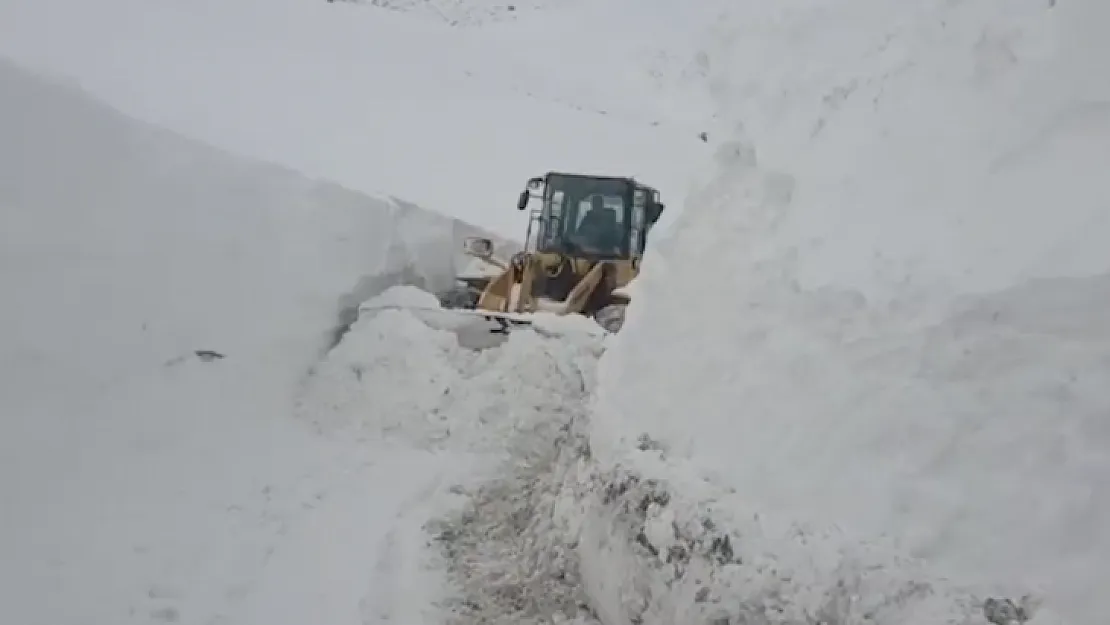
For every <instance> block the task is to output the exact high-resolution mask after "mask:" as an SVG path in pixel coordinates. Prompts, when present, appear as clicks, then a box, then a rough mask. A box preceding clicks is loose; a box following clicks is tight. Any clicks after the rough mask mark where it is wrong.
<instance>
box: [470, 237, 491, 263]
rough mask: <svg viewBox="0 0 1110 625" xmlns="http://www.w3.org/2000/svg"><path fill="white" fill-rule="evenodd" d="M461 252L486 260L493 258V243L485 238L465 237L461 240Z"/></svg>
mask: <svg viewBox="0 0 1110 625" xmlns="http://www.w3.org/2000/svg"><path fill="white" fill-rule="evenodd" d="M463 251H464V252H466V253H467V254H469V255H470V256H476V257H478V258H481V259H482V260H486V259H488V258H490V257H491V256H493V241H490V240H489V239H487V238H485V237H466V238H465V239H463Z"/></svg>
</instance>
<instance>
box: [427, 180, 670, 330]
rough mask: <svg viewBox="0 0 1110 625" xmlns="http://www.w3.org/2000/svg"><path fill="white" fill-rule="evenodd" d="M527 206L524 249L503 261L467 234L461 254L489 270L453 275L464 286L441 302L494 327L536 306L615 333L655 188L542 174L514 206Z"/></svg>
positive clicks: (656, 212)
mask: <svg viewBox="0 0 1110 625" xmlns="http://www.w3.org/2000/svg"><path fill="white" fill-rule="evenodd" d="M529 207H531V212H530V215H529V220H528V230H527V233H526V236H525V245H524V250H523V251H521V252H518V253H516V254H513V255H512V256H511V257H509V258H508V259H502V258H498V257H496V256H495V254H494V249H493V243H492V242H491V241H490V240H489V239H487V238H481V237H471V238H468V239H467V240H466V241H465V242H464V251H465V253H466V254H468V255H470V256H473V257H475V258H478V259H481V261H482V262H483V263H485V265H486V267H487V269H488V270H487V271H485V272H479V273H478V274H476V275H465V276H462V275H460V276H459V277H458V280H459V282H460V283H461V284H462V285H465V286H463V287H462V289H463V290H462V291H458V290H457V291H455V292H454V293H452V294H451V295H450V296H448V297H441V298H440V302H441V304H442V305H443V306H444V307H445V308H463V309H469V311H470V312H472V313H473V314H476V315H479V316H482V317H485V318H486V319H488V320H490V321H493V322H495V323H496V325H495V327H493V328H492V331H494V332H497V331H502V332H508V330H509V329H510V327H511V326H513V325H516V324H528V323H530V320H529V318H530V316H531V315H532V314H533V313H537V312H547V313H554V314H557V315H569V314H578V315H584V316H587V317H591V318H593V319H594V320H596V321H597V323H598V324H599V325H600V326H601V327H603V328H604V329H605V330H607V331H609V332H617V331H619V330H620V327H621V325H623V323H624V311H625V307H626V306H627V305H628V303H629V301H630V297H629V295H628V294H627V293H625V292H623V291H622V288H623V287H625V286H626V285H627V284H628V283H629V282H631V281H632V279H633V278H635V277H636V275H637V274H638V273H639V271H640V263H641V261H642V259H643V254H644V249H645V246H646V245H647V237H648V233H649V232H650V230H651V228H652V227H653V226H654V225H655V224H656V222H657V221H659V217H660V216H661V215H662V213H663V209H664V205H663V203H662V202H661V201H660V195H659V191H657V190H655V189H653V188H652V187H649V186H646V185H643V184H640V183H639V182H637V181H636V180H634V179H633V178H625V177H608V176H593V175H585V174H572V173H561V172H549V173H547V174H546V175H544V176H540V177H536V178H532V179H530V180H529V181H528V183H527V186H526V188H525V189H524V191H522V192H521V194H520V198H519V200H518V202H517V208H518V209H519V210H521V211H523V210H525V209H528V208H529Z"/></svg>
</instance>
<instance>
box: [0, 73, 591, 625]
mask: <svg viewBox="0 0 1110 625" xmlns="http://www.w3.org/2000/svg"><path fill="white" fill-rule="evenodd" d="M0 92H2V93H3V99H2V101H0V148H2V149H0V237H2V245H0V259H2V260H0V287H2V289H3V293H4V306H3V307H2V309H0V327H2V328H3V334H2V335H0V344H2V346H3V348H2V349H0V371H2V378H0V415H2V421H0V498H2V500H3V502H4V504H3V513H2V515H0V527H2V531H0V554H2V557H0V621H3V622H4V623H13V624H14V623H20V624H26V625H40V624H41V625H60V624H63V623H103V624H108V623H152V622H172V623H198V624H200V623H204V624H209V623H259V624H262V623H266V624H271V625H272V624H274V623H291V624H292V623H301V624H303V623H315V622H319V623H363V622H373V621H372V617H371V616H367V615H369V614H371V613H373V612H374V611H387V610H394V611H397V613H396V618H395V619H394V620H393V621H392V622H408V623H416V622H420V621H419V613H418V612H414V613H409V614H402V613H401V612H400V611H401V610H419V609H421V608H423V607H424V606H431V603H430V599H426V598H423V596H422V595H420V594H419V593H430V594H429V596H430V597H432V598H434V596H435V590H434V586H429V582H428V581H426V580H425V579H424V578H423V577H419V575H418V573H419V570H420V569H419V566H418V563H417V562H416V560H415V559H414V558H415V556H414V554H415V553H416V552H414V551H413V550H414V549H417V548H419V547H420V546H421V545H422V544H423V539H422V538H421V537H420V536H419V534H418V528H419V524H420V521H421V520H422V518H423V517H422V516H421V515H422V514H423V513H424V512H423V511H424V506H426V505H428V504H429V502H431V501H433V499H434V495H436V494H437V493H439V492H440V491H441V490H442V489H444V488H447V487H449V486H451V485H452V484H453V482H452V481H451V480H453V479H461V476H460V470H459V466H458V463H455V462H450V458H449V457H448V456H444V455H437V454H435V453H432V452H431V451H420V450H417V451H412V449H413V448H412V447H411V446H410V448H409V450H406V449H403V448H397V449H391V448H388V447H386V446H385V445H384V444H383V445H377V446H373V447H368V446H367V445H365V444H362V443H360V442H358V441H355V440H345V439H328V438H326V437H321V436H320V435H318V434H316V433H315V430H314V429H313V427H312V422H311V421H309V420H308V419H301V418H300V417H299V415H300V414H301V413H298V412H297V407H298V406H300V407H301V408H302V409H303V410H305V411H308V412H309V413H316V412H318V411H320V410H323V409H324V408H325V406H324V404H316V405H315V407H313V406H312V405H310V404H309V402H308V400H306V399H304V398H305V397H310V394H309V392H308V390H307V389H308V388H309V387H308V386H307V385H309V384H310V383H311V380H312V379H313V376H312V375H311V370H312V369H311V368H312V366H313V364H314V363H315V362H316V361H318V360H319V359H320V358H321V357H323V355H324V354H325V353H326V352H327V350H328V348H329V346H330V345H331V344H332V343H333V342H334V341H335V338H336V334H337V332H336V328H337V327H338V326H340V325H341V324H342V322H343V319H342V318H341V317H343V315H344V313H349V312H351V311H350V308H351V307H352V306H355V305H357V304H358V303H359V302H360V301H361V300H363V299H365V298H366V297H369V296H371V295H373V294H374V292H375V291H380V290H382V289H384V288H385V287H387V286H388V285H389V284H390V283H392V282H398V281H407V282H413V283H417V284H426V285H429V288H434V287H431V286H430V285H431V284H432V283H434V282H436V281H437V280H442V279H444V278H447V279H448V280H449V278H450V276H452V275H453V271H454V261H455V260H456V259H454V258H452V257H451V254H450V253H449V250H451V249H458V241H459V239H461V237H462V236H464V235H467V234H476V233H479V232H480V231H479V230H477V229H475V228H473V227H470V226H467V225H466V224H462V223H460V222H457V221H454V220H451V219H448V218H446V217H441V216H437V215H434V214H431V213H427V212H424V211H422V210H421V209H418V208H413V207H405V206H402V205H400V204H397V203H395V202H390V201H387V200H381V199H375V198H372V197H367V196H363V195H360V194H357V193H354V192H352V191H349V190H346V189H343V188H341V187H339V186H336V185H333V184H330V183H321V182H316V181H312V180H309V179H306V178H302V177H300V176H298V175H296V174H294V173H293V172H290V171H287V170H284V169H282V168H279V167H276V166H272V165H266V164H258V163H253V162H250V161H245V160H241V159H239V158H237V157H232V156H230V155H227V154H225V153H222V152H220V151H218V150H215V149H213V148H209V147H205V146H201V145H199V144H195V143H192V142H190V141H188V140H186V139H184V138H181V137H178V136H175V135H173V134H172V133H170V132H168V131H164V130H161V129H157V128H153V127H148V126H144V125H142V124H139V123H138V122H136V121H134V120H132V119H129V118H127V117H125V116H123V115H121V114H119V113H117V112H115V111H112V110H111V109H108V108H107V107H105V106H103V105H101V104H99V103H97V102H95V101H93V100H92V99H90V98H89V97H88V96H86V95H84V94H81V93H79V92H77V91H74V90H72V89H71V88H69V87H63V86H59V85H56V84H52V83H50V82H48V81H45V80H42V79H40V78H36V77H33V76H32V75H30V74H27V73H24V72H23V71H22V70H20V69H17V68H16V67H15V66H13V65H11V64H9V63H7V62H6V61H4V62H3V63H0ZM445 252H446V255H445ZM368 331H370V332H372V331H373V330H372V329H371V330H368ZM428 334H430V333H428V332H425V333H424V335H416V336H415V338H413V337H409V338H408V339H406V338H405V337H403V336H402V337H400V338H398V339H397V340H396V341H397V342H396V344H394V345H380V346H377V347H381V348H382V349H386V350H394V351H393V352H392V353H396V354H398V356H397V357H398V358H404V350H403V348H404V344H405V342H406V340H408V341H414V340H416V341H418V340H419V339H420V338H422V336H426V335H428ZM371 347H374V346H373V345H371ZM568 349H570V348H568ZM198 350H201V353H200V354H198V353H197V351H198ZM204 350H211V351H214V352H218V353H219V354H221V355H222V356H223V357H222V358H219V357H215V356H208V357H207V358H202V357H201V356H202V355H204ZM362 357H363V358H366V359H369V360H370V361H372V362H373V361H374V359H375V358H378V357H381V354H378V353H375V352H373V351H371V352H369V353H364V354H362ZM344 373H345V374H348V375H350V374H351V372H350V371H345V372H344ZM503 381H504V382H505V383H510V382H513V378H512V377H510V376H505V377H504V378H503ZM534 383H535V382H534V381H530V380H529V381H520V380H516V381H515V384H517V385H526V384H534ZM381 388H384V387H381ZM383 392H388V389H384V391H383ZM389 397H390V396H389V395H384V396H383V397H380V398H368V399H366V400H365V401H364V402H363V403H362V405H361V408H362V411H361V412H362V414H363V416H364V418H366V419H382V420H384V419H386V418H400V416H399V415H397V416H395V415H392V414H384V415H383V414H378V413H376V412H375V410H376V409H381V410H386V409H388V408H389V407H390V406H391V405H392V404H391V401H392V402H393V403H396V400H390V399H389ZM321 401H323V400H321ZM330 401H338V399H336V400H330ZM448 416H450V417H451V418H458V419H461V420H462V421H463V422H464V423H472V422H474V421H475V420H476V419H477V417H476V416H475V415H471V414H462V413H461V412H460V413H457V414H456V413H452V414H450V415H448ZM411 429H412V430H413V431H414V432H419V431H420V429H419V426H418V425H412V426H411ZM431 435H432V434H431V433H429V434H428V436H431ZM413 515H415V517H414V516H413ZM413 518H416V519H417V520H415V521H413V520H412V519H413ZM410 571H411V572H410ZM432 581H433V582H434V579H433V580H432ZM387 582H388V583H389V584H391V585H392V586H390V589H389V590H388V592H387V589H386V587H385V584H386V583H387ZM413 593H417V594H416V595H413ZM410 595H412V596H416V597H417V598H416V599H413V600H409V597H410ZM406 602H407V603H406ZM366 619H371V620H369V621H368V620H366ZM429 622H438V621H434V620H433V621H429Z"/></svg>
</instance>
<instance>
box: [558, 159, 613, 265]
mask: <svg viewBox="0 0 1110 625" xmlns="http://www.w3.org/2000/svg"><path fill="white" fill-rule="evenodd" d="M628 192H629V186H628V183H627V182H626V181H623V180H597V179H591V178H574V177H568V176H559V175H552V176H551V177H550V178H549V179H548V185H547V193H546V196H547V197H545V198H544V199H545V200H546V201H545V202H544V204H545V207H544V212H545V213H546V214H545V215H544V216H545V217H546V219H545V221H546V222H547V223H548V224H549V228H548V229H547V230H548V235H549V236H548V237H546V238H547V240H546V241H545V244H546V247H548V248H553V247H561V248H563V249H565V250H566V251H568V252H571V253H574V252H584V253H587V254H596V255H598V256H621V255H623V254H624V253H625V252H626V248H627V246H628V241H627V237H626V233H627V231H628V228H627V225H626V223H625V221H626V219H627V216H628V206H627V203H626V202H627V198H628Z"/></svg>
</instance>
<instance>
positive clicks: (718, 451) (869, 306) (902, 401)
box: [591, 0, 1110, 624]
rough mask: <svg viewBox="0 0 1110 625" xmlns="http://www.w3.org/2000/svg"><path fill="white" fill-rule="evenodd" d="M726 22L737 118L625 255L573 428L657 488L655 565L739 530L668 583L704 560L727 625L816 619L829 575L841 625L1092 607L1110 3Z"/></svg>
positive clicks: (854, 9) (1109, 257)
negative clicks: (683, 200) (595, 395)
mask: <svg viewBox="0 0 1110 625" xmlns="http://www.w3.org/2000/svg"><path fill="white" fill-rule="evenodd" d="M731 15H732V17H731V18H728V17H727V16H726V17H723V18H722V19H721V21H720V23H719V25H718V32H717V37H716V39H715V40H713V41H711V45H710V47H709V48H707V50H708V52H707V54H708V55H709V57H710V59H711V61H712V62H713V65H714V67H717V68H719V70H718V71H717V72H716V76H715V78H714V80H715V81H716V82H715V83H714V85H715V93H716V94H717V95H718V98H719V103H720V106H721V110H720V113H721V117H722V118H724V119H727V120H730V121H731V122H734V124H733V125H732V126H730V132H732V134H733V136H732V137H731V138H730V140H729V141H727V142H723V143H721V144H720V145H719V146H718V153H719V168H718V173H717V176H716V177H715V179H714V180H712V181H711V182H710V183H708V184H707V185H706V186H705V187H704V188H703V189H702V190H701V192H700V193H699V194H697V195H696V196H694V197H692V198H690V200H689V203H688V206H687V208H686V212H685V213H684V214H683V216H682V218H681V221H680V222H679V223H678V224H677V225H676V227H675V230H674V236H673V239H672V241H670V245H669V248H668V252H667V253H666V254H662V253H658V254H656V255H653V256H650V257H649V258H648V259H647V260H646V261H645V269H644V273H643V275H642V276H641V278H640V279H639V280H638V281H637V289H638V293H637V295H638V298H637V300H636V303H635V304H634V305H633V306H632V309H631V310H630V312H629V315H628V317H627V321H626V324H625V326H624V329H623V331H622V333H621V334H620V335H618V336H617V337H616V340H615V342H614V345H613V346H612V348H611V351H610V352H608V353H607V354H606V356H605V357H604V358H603V361H602V364H601V366H600V375H601V376H602V377H601V380H600V383H599V384H600V389H599V400H598V402H597V406H596V414H595V417H594V423H593V424H592V426H593V429H592V432H591V442H592V445H593V452H594V454H595V456H597V457H598V458H599V459H600V461H601V465H602V467H613V470H615V471H626V472H628V473H630V474H631V475H632V477H634V478H635V479H636V480H638V481H637V482H634V485H635V484H643V483H646V481H647V480H657V483H658V484H659V488H660V489H662V490H663V492H665V493H666V499H667V503H660V502H658V501H654V500H651V499H650V498H648V499H644V500H643V501H644V503H643V507H642V509H641V512H640V514H642V515H644V516H645V517H646V518H645V520H644V522H643V532H644V542H645V543H646V545H645V546H644V549H645V550H647V551H649V552H658V554H659V555H658V558H659V559H660V560H661V563H660V566H661V567H662V566H664V564H663V563H662V561H665V560H666V559H668V558H670V559H671V560H672V562H671V563H668V564H667V565H666V566H677V565H676V564H674V562H676V561H677V562H679V563H684V562H685V560H684V559H683V558H682V557H678V558H675V557H671V556H669V555H668V549H669V547H668V545H672V546H677V547H679V548H681V550H682V551H681V552H682V553H686V552H689V551H690V546H689V544H690V543H688V542H686V541H689V540H695V543H694V544H695V545H697V544H698V543H697V542H696V540H697V537H698V536H700V535H702V534H703V530H701V529H698V528H696V527H694V528H693V529H690V526H689V525H688V524H687V521H688V520H692V519H698V518H704V519H707V520H708V521H710V522H711V526H712V527H718V528H721V531H727V532H734V533H733V536H734V539H733V540H731V541H730V549H729V551H731V553H733V554H734V555H735V556H736V557H737V558H738V559H739V560H740V561H741V562H737V563H734V564H732V565H730V564H727V563H726V559H724V558H722V559H719V560H718V561H717V562H716V563H715V564H714V563H712V561H711V559H709V557H708V556H706V557H705V558H704V559H703V560H701V561H700V564H699V566H701V567H703V568H700V569H693V568H690V569H687V570H686V572H685V573H684V575H682V576H679V574H678V573H676V574H675V575H676V576H679V577H676V579H679V580H680V581H679V582H676V583H674V584H671V585H670V586H669V587H668V588H666V589H662V590H661V592H662V593H663V595H662V596H661V598H659V599H658V600H659V601H664V602H672V603H673V604H674V605H676V606H678V608H676V609H680V610H681V609H689V606H691V605H694V604H696V603H697V598H698V595H699V593H700V592H701V591H700V590H697V589H696V586H697V583H696V581H691V579H693V580H697V579H699V578H700V579H702V580H703V581H704V580H705V579H708V578H711V577H712V578H716V579H718V580H731V581H725V582H723V583H720V584H719V585H718V586H717V587H716V588H715V589H714V590H711V591H706V592H708V594H707V595H705V597H710V598H715V597H719V603H718V604H717V608H719V609H720V610H721V611H722V612H721V614H722V618H724V617H725V616H727V618H728V619H729V622H751V621H750V620H745V618H748V617H747V616H745V615H746V614H747V611H749V610H752V609H756V610H757V611H758V610H762V609H764V608H762V607H756V608H753V607H752V606H766V605H767V604H768V603H769V602H770V603H775V602H782V601H786V602H787V603H789V604H790V607H785V606H784V607H783V610H785V612H778V613H777V614H780V615H779V616H774V617H773V616H770V615H766V614H765V615H764V616H762V617H761V618H764V619H766V620H757V621H756V622H791V623H793V622H810V621H806V620H805V619H804V618H803V617H802V616H801V615H799V614H798V613H797V612H793V613H791V612H790V610H795V611H796V610H798V609H800V608H799V606H804V607H805V609H806V610H808V611H809V613H810V614H811V615H812V616H811V617H809V618H813V619H815V620H814V621H812V622H822V619H821V618H819V615H820V614H822V613H823V612H822V610H825V609H826V608H822V607H821V605H822V603H821V601H822V600H821V598H820V597H818V596H816V595H814V594H813V593H815V592H818V591H819V590H820V589H824V591H825V592H827V593H831V594H828V595H827V597H832V598H833V599H835V601H833V604H835V605H831V607H828V608H827V609H828V610H830V612H828V614H833V615H838V616H837V618H831V617H830V618H825V619H824V622H832V623H840V622H865V618H864V617H865V616H866V615H867V614H882V615H885V616H884V618H886V619H889V620H884V619H883V618H879V619H878V622H890V623H901V624H906V623H936V622H948V621H944V620H943V619H938V620H934V619H932V617H933V616H936V615H937V614H938V613H934V611H933V610H934V608H936V606H937V605H938V602H939V604H940V605H942V606H943V605H944V604H945V602H944V601H942V600H941V599H942V598H943V597H945V596H951V597H953V602H950V603H948V604H947V607H944V609H945V610H951V609H955V608H953V606H955V605H956V604H957V603H962V602H963V600H962V599H961V600H960V601H956V600H955V597H961V596H963V597H967V598H968V599H969V601H968V602H967V606H968V607H967V609H968V610H969V612H968V614H969V615H970V616H968V617H967V618H968V619H970V620H969V621H967V622H983V619H984V618H987V617H986V616H985V615H984V613H983V611H984V610H986V611H987V612H990V611H991V609H997V607H998V605H999V604H997V603H991V604H990V606H989V607H990V609H987V608H984V607H982V604H983V602H982V601H978V602H972V601H970V598H971V597H973V596H978V597H979V598H980V599H982V598H983V597H986V596H989V595H988V594H987V593H991V592H1002V593H1003V594H1004V595H1005V596H1010V597H1014V598H1015V602H1016V601H1018V599H1017V597H1018V596H1019V594H1020V593H1025V592H1030V593H1032V596H1033V597H1034V598H1040V599H1043V601H1044V604H1043V606H1042V608H1041V609H1040V610H1039V611H1036V610H1034V611H1033V612H1034V618H1033V620H1032V621H1031V622H1034V623H1040V622H1052V621H1050V620H1049V619H1050V614H1051V613H1054V614H1056V615H1058V616H1059V617H1060V618H1061V619H1062V620H1063V622H1069V623H1076V624H1087V623H1096V622H1101V621H1103V620H1105V606H1104V605H1103V604H1104V600H1103V595H1104V593H1103V589H1104V588H1106V587H1107V586H1108V585H1110V566H1108V565H1107V564H1106V563H1107V562H1110V531H1108V530H1107V528H1110V503H1108V502H1110V498H1108V496H1110V491H1107V481H1106V476H1107V475H1110V428H1108V427H1107V426H1106V421H1107V416H1108V415H1110V387H1107V385H1106V384H1105V381H1106V380H1107V379H1110V362H1108V361H1107V358H1106V354H1107V353H1110V318H1108V317H1107V316H1106V315H1105V311H1106V310H1107V307H1108V306H1110V290H1108V286H1107V285H1108V280H1110V277H1108V276H1110V247H1107V245H1106V241H1107V240H1110V218H1108V214H1110V213H1107V211H1106V207H1105V198H1106V197H1108V196H1110V186H1107V185H1108V184H1110V182H1108V178H1107V177H1106V176H1105V174H1104V171H1103V170H1104V168H1105V163H1107V162H1110V161H1108V159H1110V152H1108V151H1107V150H1108V149H1110V147H1108V146H1110V108H1108V104H1107V103H1108V102H1110V78H1107V76H1106V73H1105V72H1104V71H1101V70H1098V69H1096V68H1095V65H1096V63H1097V62H1096V59H1105V58H1107V56H1108V54H1110V49H1108V48H1107V44H1106V43H1105V38H1104V37H1103V36H1102V34H1101V29H1100V27H1098V26H1096V25H1097V24H1105V23H1107V20H1110V6H1108V5H1107V4H1106V3H1105V2H1101V1H1100V0H1087V1H1083V0H1075V1H1072V2H1058V3H1052V2H1034V1H1018V2H1014V1H1001V0H999V1H994V0H991V1H985V2H947V1H945V2H939V1H938V2H925V3H912V4H909V3H889V2H887V3H884V2H870V1H866V0H863V1H856V2H841V3H825V2H812V1H808V0H792V1H790V2H786V3H756V2H743V3H740V6H737V7H736V8H735V10H734V11H733V12H732V13H731ZM748 70H750V71H748ZM741 122H742V124H741ZM714 268H720V269H723V271H717V270H714ZM637 496H639V495H637ZM695 511H697V512H695ZM702 514H704V516H703V517H702V516H701V515H702ZM653 518H654V519H658V521H653V520H652V519H653ZM672 519H673V520H674V524H672V523H671V522H670V520H672ZM794 525H797V527H798V528H799V529H798V531H797V533H796V534H794V535H792V534H791V532H790V528H791V527H792V526H794ZM668 526H670V527H671V529H667V528H668ZM706 531H708V530H706ZM710 542H712V541H710ZM647 545H650V547H648V546H647ZM896 554H901V555H900V556H899V555H896ZM906 558H913V559H914V560H913V561H908V560H906ZM865 563H867V564H866V565H865ZM870 564H877V565H878V566H879V567H880V569H879V573H877V574H874V575H873V574H870V573H867V572H866V571H869V570H871V568H870ZM765 565H766V566H765ZM683 566H685V565H684V564H683ZM706 567H707V568H706ZM749 567H753V568H749ZM756 571H761V572H756ZM745 576H748V581H741V580H743V579H745ZM946 578H950V580H951V581H945V579H946ZM776 580H777V581H776ZM964 584H966V585H967V586H968V587H971V588H974V589H976V593H980V592H981V593H983V594H977V595H964V594H961V593H963V591H958V592H957V591H955V590H953V589H954V588H958V587H963V585H964ZM630 587H634V586H629V585H623V586H620V587H619V590H620V591H621V592H626V593H627V592H629V590H628V589H629V588H630ZM837 588H839V589H851V592H847V593H846V594H841V592H842V590H833V589H837ZM899 589H900V590H899ZM915 589H916V590H915ZM718 590H719V592H720V593H721V594H719V595H718ZM616 592H617V591H616V590H614V593H616ZM683 593H686V594H683ZM950 593H951V594H950ZM999 596H1002V595H999ZM703 598H704V597H703ZM849 598H851V600H850V601H849ZM831 600H832V599H830V601H831ZM838 602H839V603H838ZM1034 602H1035V601H1034ZM682 606H686V607H685V608H683V607H682ZM872 610H874V611H872ZM680 613H681V612H680ZM944 613H946V612H944V611H941V612H939V614H944ZM957 613H958V610H957ZM991 613H992V614H994V613H993V612H991ZM768 614H769V613H768ZM784 614H793V616H791V617H790V618H787V616H784ZM849 615H850V617H849ZM895 615H897V618H895ZM1025 616H1028V614H1026V615H1025ZM926 617H929V618H926ZM791 618H794V619H795V620H790V619H791ZM992 618H995V619H996V620H997V619H1001V617H999V616H997V615H995V616H993V617H992ZM775 619H778V620H775ZM838 619H839V620H838ZM677 620H678V621H681V620H682V619H677ZM645 622H646V621H645ZM659 622H666V621H659ZM685 622H692V621H685ZM721 622H724V621H721ZM957 622H964V621H957Z"/></svg>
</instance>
